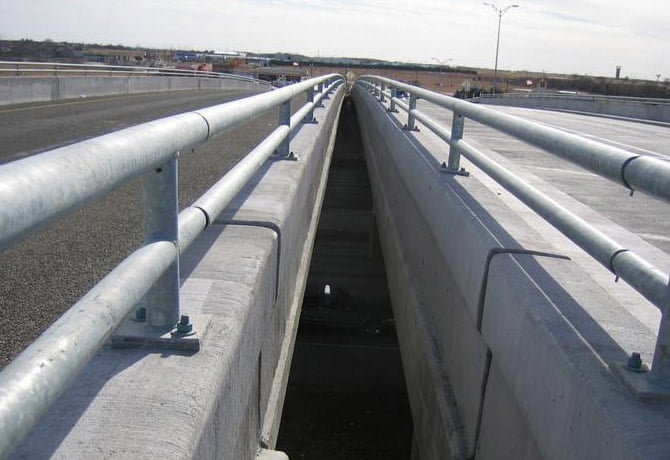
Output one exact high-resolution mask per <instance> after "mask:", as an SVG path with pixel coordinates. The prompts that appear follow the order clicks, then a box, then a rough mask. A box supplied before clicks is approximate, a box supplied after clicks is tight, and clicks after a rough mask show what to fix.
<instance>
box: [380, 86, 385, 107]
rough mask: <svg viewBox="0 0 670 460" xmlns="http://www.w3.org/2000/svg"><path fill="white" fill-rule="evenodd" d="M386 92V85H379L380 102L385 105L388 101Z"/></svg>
mask: <svg viewBox="0 0 670 460" xmlns="http://www.w3.org/2000/svg"><path fill="white" fill-rule="evenodd" d="M385 90H386V85H385V84H384V83H381V84H380V85H379V102H381V103H384V101H385V100H386V99H385V98H384V91H385Z"/></svg>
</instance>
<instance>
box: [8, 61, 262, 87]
mask: <svg viewBox="0 0 670 460" xmlns="http://www.w3.org/2000/svg"><path fill="white" fill-rule="evenodd" d="M48 76H52V77H96V76H97V77H104V76H108V77H156V76H162V77H205V78H223V79H227V80H239V81H246V82H255V83H259V84H268V82H266V81H263V80H257V79H255V78H253V77H248V76H244V75H236V74H231V73H221V72H206V71H202V70H190V69H176V68H172V67H143V66H122V65H108V64H69V63H58V62H56V63H54V62H24V61H0V77H48Z"/></svg>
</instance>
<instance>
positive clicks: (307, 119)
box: [302, 86, 316, 123]
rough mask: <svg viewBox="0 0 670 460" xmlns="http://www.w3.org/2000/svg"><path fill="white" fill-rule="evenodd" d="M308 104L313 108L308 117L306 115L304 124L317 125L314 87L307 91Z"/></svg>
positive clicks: (303, 120)
mask: <svg viewBox="0 0 670 460" xmlns="http://www.w3.org/2000/svg"><path fill="white" fill-rule="evenodd" d="M307 103H311V104H312V108H311V109H309V112H307V115H305V118H303V119H302V122H303V123H316V118H314V108H315V107H316V106H315V105H314V87H313V86H312V87H310V88H309V89H308V90H307Z"/></svg>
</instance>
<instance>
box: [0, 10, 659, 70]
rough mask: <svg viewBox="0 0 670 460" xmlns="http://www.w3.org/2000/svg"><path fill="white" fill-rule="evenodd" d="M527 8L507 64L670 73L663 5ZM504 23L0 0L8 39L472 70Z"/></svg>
mask: <svg viewBox="0 0 670 460" xmlns="http://www.w3.org/2000/svg"><path fill="white" fill-rule="evenodd" d="M518 1H519V3H520V7H519V8H514V9H512V10H510V11H508V12H507V13H506V14H505V16H504V17H503V20H502V29H501V38H500V56H499V65H500V67H501V68H508V69H510V68H511V69H528V70H543V69H544V70H547V71H549V72H568V73H591V74H607V75H609V74H611V73H612V70H611V69H612V68H613V67H614V65H616V64H618V63H626V64H624V65H625V67H624V68H630V69H631V75H637V76H646V77H647V78H653V79H655V74H656V73H657V72H661V73H664V74H667V75H670V62H666V61H667V59H666V57H665V56H666V55H667V45H666V44H667V43H670V28H668V27H667V21H666V20H665V19H664V16H663V12H664V11H665V9H666V6H665V3H664V2H661V1H660V0H638V1H637V2H636V3H635V5H633V6H631V5H630V4H629V3H624V2H612V1H611V0H607V1H606V0H562V1H561V2H560V3H559V2H556V1H555V0H518ZM509 3H511V2H500V4H499V5H498V6H501V7H502V6H504V5H507V4H509ZM497 25H498V19H497V17H496V15H495V14H494V12H493V11H491V9H490V8H489V7H487V6H484V5H482V3H481V2H480V1H473V0H449V1H445V0H419V1H412V2H409V1H407V0H224V1H222V0H179V1H177V0H160V1H159V0H143V1H141V2H137V1H136V0H96V1H95V2H92V1H90V0H60V1H58V2H54V1H53V0H21V1H16V0H0V31H2V32H0V33H2V35H3V37H4V38H35V39H43V38H47V37H48V38H52V39H54V40H68V41H85V42H99V43H119V44H126V45H130V46H133V45H137V44H139V45H143V46H152V47H167V48H193V49H217V50H226V49H228V50H232V49H238V50H246V51H259V52H261V51H268V52H270V51H280V50H281V51H287V52H295V53H301V54H308V55H310V54H313V55H316V54H320V55H337V56H351V57H378V58H382V59H388V60H402V61H415V62H416V61H418V62H434V60H433V58H436V59H438V60H446V59H448V58H449V59H452V61H451V62H450V64H451V65H464V66H473V67H482V66H486V67H492V66H493V63H494V59H495V44H496V39H497ZM652 69H653V70H652Z"/></svg>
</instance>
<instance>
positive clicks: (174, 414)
mask: <svg viewBox="0 0 670 460" xmlns="http://www.w3.org/2000/svg"><path fill="white" fill-rule="evenodd" d="M342 93H343V90H342V88H340V89H339V90H338V92H337V94H336V96H334V97H332V98H331V99H330V100H329V101H326V108H325V109H319V110H317V112H316V116H317V119H318V120H319V124H309V125H304V126H303V127H302V128H301V129H300V131H299V132H298V133H297V134H296V135H295V136H294V138H293V140H292V143H291V150H292V151H294V152H295V153H296V154H297V155H298V156H299V161H268V162H267V163H266V164H265V165H264V167H263V168H262V170H261V171H260V172H259V173H258V174H257V176H256V177H255V178H254V179H253V180H252V181H251V183H250V184H249V185H248V186H247V187H246V188H245V190H244V191H243V192H241V193H240V195H239V196H238V197H237V199H236V200H235V201H234V202H233V203H232V204H231V206H230V207H229V210H228V211H227V212H226V214H225V215H223V216H222V217H221V218H220V219H218V220H217V221H216V222H215V223H214V224H213V225H212V226H211V227H210V228H209V229H208V230H207V231H206V232H205V234H204V235H202V236H201V237H200V238H199V239H198V240H197V241H196V243H194V245H193V246H192V247H191V248H190V249H189V252H188V253H187V254H186V255H185V256H184V257H183V258H182V261H181V264H182V269H183V272H182V274H183V275H182V276H183V286H182V291H181V305H182V311H183V312H184V313H188V314H190V315H192V316H193V317H194V318H196V319H200V320H203V321H204V320H206V321H208V327H206V328H201V330H200V331H199V333H200V334H202V335H203V340H202V345H201V349H200V351H199V352H198V353H195V354H193V355H184V354H180V353H177V352H170V351H165V350H162V351H160V350H146V349H124V350H119V349H109V348H105V349H103V350H102V351H100V353H99V354H98V356H97V357H96V358H95V359H94V360H93V361H92V362H91V364H90V365H89V366H88V367H87V368H86V369H85V370H84V371H83V372H82V374H81V377H80V378H79V379H78V380H77V381H76V382H75V383H74V385H73V386H72V387H71V388H70V389H69V390H68V391H67V392H66V393H65V394H64V395H63V396H62V397H61V399H60V400H59V401H58V402H57V403H56V405H55V406H54V407H53V408H52V410H51V411H50V412H49V414H48V415H47V416H46V417H45V418H44V419H43V420H42V421H41V423H40V424H39V425H38V426H37V427H36V428H35V429H34V430H33V432H32V433H31V434H30V435H29V437H28V438H27V439H26V440H25V441H24V442H23V444H22V445H21V446H20V447H19V448H18V449H17V450H16V451H15V452H14V458H45V457H51V458H147V459H148V458H151V459H154V458H166V459H167V458H170V459H172V458H194V459H196V458H197V459H204V458H212V459H250V458H254V457H255V456H256V454H257V453H259V456H260V458H273V457H274V458H282V456H281V455H280V454H274V453H272V452H266V451H259V449H260V448H261V447H263V448H272V447H273V445H274V437H275V436H276V430H277V425H278V423H279V420H280V417H281V403H282V401H283V391H284V390H285V386H286V379H287V377H288V375H287V374H288V369H289V367H290V358H291V351H292V347H293V341H294V337H295V327H296V326H297V315H298V314H299V309H300V304H301V299H302V293H303V290H304V283H305V279H306V275H307V268H308V261H309V258H310V253H311V248H312V243H313V239H314V233H315V229H316V223H317V220H318V214H319V208H320V205H321V201H322V199H323V190H324V187H325V180H326V175H327V170H328V164H329V161H330V155H331V152H332V146H333V143H334V138H335V127H336V125H337V119H338V116H339V108H340V104H341V100H342Z"/></svg>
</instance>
